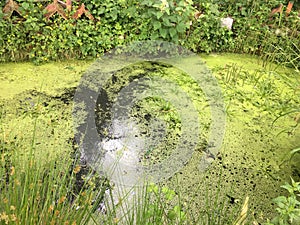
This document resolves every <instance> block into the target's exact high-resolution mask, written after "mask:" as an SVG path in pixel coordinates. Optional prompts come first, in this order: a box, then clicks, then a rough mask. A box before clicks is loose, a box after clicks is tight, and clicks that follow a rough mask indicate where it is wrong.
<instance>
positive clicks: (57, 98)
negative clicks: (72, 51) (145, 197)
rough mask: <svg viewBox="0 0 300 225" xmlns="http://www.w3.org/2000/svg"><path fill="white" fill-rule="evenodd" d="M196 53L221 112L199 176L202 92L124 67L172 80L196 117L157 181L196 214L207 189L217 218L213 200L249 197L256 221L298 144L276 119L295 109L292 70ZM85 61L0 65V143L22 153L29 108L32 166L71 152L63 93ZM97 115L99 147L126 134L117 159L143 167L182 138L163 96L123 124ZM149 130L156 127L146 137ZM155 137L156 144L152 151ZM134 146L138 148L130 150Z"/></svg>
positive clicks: (290, 168)
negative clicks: (180, 154)
mask: <svg viewBox="0 0 300 225" xmlns="http://www.w3.org/2000/svg"><path fill="white" fill-rule="evenodd" d="M202 59H203V60H204V61H205V62H206V64H207V66H208V67H209V68H210V69H211V70H212V73H213V74H214V76H215V77H216V78H217V80H218V82H219V85H220V87H221V89H222V92H223V96H224V101H225V105H226V110H225V111H226V117H227V119H226V132H225V137H224V142H223V145H222V148H221V151H220V154H218V155H216V156H215V157H214V159H215V160H214V162H213V163H212V164H211V166H210V167H209V168H208V169H207V170H206V171H205V172H199V168H198V167H199V160H200V159H201V156H202V154H203V151H204V150H205V148H206V147H207V145H208V143H207V135H208V130H209V125H210V122H211V120H210V116H208V115H210V112H209V107H207V105H206V102H205V97H204V94H203V92H202V91H201V89H199V88H198V87H196V85H194V84H193V82H192V81H191V80H190V79H189V78H188V77H186V76H185V75H184V73H182V72H181V71H179V70H178V69H176V68H173V67H168V66H163V65H158V64H155V65H153V64H151V63H150V64H147V65H142V66H141V65H136V68H135V69H134V70H132V71H130V70H127V73H128V74H130V73H132V74H136V73H137V72H136V71H138V74H141V73H146V74H151V73H152V74H151V76H152V75H153V74H154V76H155V75H156V76H162V77H164V76H165V77H169V78H170V77H171V79H173V80H175V81H177V82H178V83H179V85H181V86H182V88H183V89H184V90H186V91H187V92H188V94H189V96H191V98H192V99H193V103H194V106H195V109H196V110H197V111H198V113H199V114H198V116H199V118H200V119H199V121H200V123H201V126H200V127H201V132H200V133H201V135H200V137H199V142H198V145H197V148H196V150H195V151H194V152H193V154H192V156H191V159H190V160H189V161H188V163H187V164H186V165H185V166H184V167H183V168H182V169H181V170H180V171H179V172H178V173H176V175H175V176H173V177H172V178H170V179H168V180H166V181H164V182H163V184H164V185H167V186H168V187H169V188H171V189H176V190H178V189H179V190H180V192H181V193H184V195H182V196H181V197H182V201H183V202H185V203H186V205H187V206H189V207H191V209H192V211H194V213H195V214H196V213H199V212H201V210H202V209H203V210H204V205H205V204H207V203H206V200H207V197H208V196H207V195H209V196H210V197H209V198H210V199H214V200H215V201H216V202H214V201H213V202H214V203H211V204H212V206H214V208H215V209H214V210H215V215H220V216H224V215H221V208H220V207H218V206H220V205H222V202H226V205H227V206H226V207H228V208H229V209H230V210H234V209H239V208H240V207H241V205H242V203H243V201H244V199H245V197H246V196H249V211H250V212H251V213H249V215H250V216H252V217H253V218H255V219H256V220H257V221H264V220H265V219H266V218H269V217H270V216H271V215H272V214H273V213H274V207H273V205H272V204H273V203H272V201H271V200H272V199H273V198H275V197H276V196H278V195H280V194H283V193H284V192H283V191H282V190H281V188H280V185H282V184H283V183H284V182H286V181H289V180H290V176H293V177H294V178H295V179H296V180H297V179H298V180H299V174H300V169H299V163H300V160H299V157H298V158H297V157H295V159H294V161H293V162H292V165H290V164H287V163H282V162H283V161H284V160H285V159H286V156H287V154H288V152H289V151H290V150H292V149H293V148H295V147H299V144H300V130H299V127H297V126H296V125H297V121H295V120H294V118H295V116H297V113H296V112H295V113H291V114H287V115H286V116H282V117H280V118H278V117H279V116H280V115H283V114H285V113H287V112H290V111H293V110H296V109H299V103H300V97H299V96H300V95H299V93H300V74H299V72H296V71H294V70H291V69H286V68H281V67H278V66H276V65H274V64H267V66H265V67H263V66H262V63H261V62H260V60H259V59H258V58H256V57H251V56H245V55H234V54H224V55H218V54H215V55H208V56H207V55H203V56H202ZM91 63H92V62H89V61H86V62H84V61H69V62H61V63H49V64H45V65H41V66H34V65H32V64H30V63H8V64H1V65H0V86H1V88H0V115H1V117H0V119H1V123H2V126H1V133H3V134H5V140H1V141H5V143H9V144H8V145H7V146H10V148H11V149H15V148H16V146H17V147H18V150H19V151H20V154H21V153H22V155H25V156H26V151H28V148H29V147H28V146H30V143H31V141H32V134H33V132H34V128H31V127H32V126H30V125H32V124H33V123H34V114H35V113H37V114H39V117H38V118H39V119H38V120H39V123H38V124H37V127H36V128H35V130H36V132H35V135H36V142H38V145H37V146H38V148H37V150H38V151H37V154H36V157H38V158H39V161H40V163H41V164H43V163H44V161H47V159H48V158H49V157H52V158H57V157H58V158H59V157H66V156H67V155H68V154H69V153H70V152H71V151H72V145H71V144H70V140H71V139H72V138H73V136H74V133H73V123H72V97H73V95H74V93H75V88H76V86H77V85H78V83H79V80H80V78H81V76H82V74H83V72H84V71H85V70H86V69H87V68H88V67H89V66H90V65H91ZM153 68H154V69H153ZM150 70H151V71H150ZM116 77H117V78H118V79H119V80H118V81H119V82H121V83H122V84H123V82H125V80H126V79H125V78H122V75H118V74H116ZM125 83H126V82H125ZM105 88H106V91H107V93H109V94H108V99H113V98H114V97H115V96H116V93H117V92H118V90H119V89H120V88H119V87H118V82H114V83H113V82H111V83H108V84H107V86H106V87H105ZM97 113H98V114H97V116H98V119H97V121H98V128H99V133H100V136H102V137H103V139H102V140H103V141H102V142H101V144H102V147H103V148H104V149H105V151H110V150H112V149H114V150H116V149H119V147H120V146H121V147H122V146H123V145H122V144H121V145H120V143H124V141H128V140H134V141H133V142H131V143H127V146H129V148H130V149H134V150H136V152H133V151H129V152H128V153H127V155H126V157H125V158H124V160H130V161H131V162H135V163H143V165H146V166H148V165H151V164H153V163H155V162H157V161H162V160H164V159H165V158H167V157H169V156H170V154H171V151H172V149H173V146H175V145H176V143H177V142H178V138H179V137H180V135H181V117H180V113H179V112H178V111H177V110H176V109H175V108H174V106H172V104H170V102H168V101H165V100H163V99H162V98H146V99H144V100H142V101H139V102H138V104H136V105H135V107H134V108H133V110H132V111H131V114H132V116H131V118H132V120H130V122H128V121H126V123H125V122H124V121H122V120H115V121H114V123H112V125H110V126H109V125H107V124H106V122H105V121H104V122H103V121H101V118H103V117H104V118H105V116H104V115H105V113H106V112H104V111H103V109H101V107H100V108H98V109H97ZM298 113H299V112H298ZM107 118H109V117H107ZM150 124H152V125H151V126H148V125H150ZM105 127H106V128H107V129H106V131H105V129H104V128H105ZM120 127H121V128H120ZM129 130H130V132H129ZM155 130H164V132H158V133H157V134H159V136H155V134H156V133H155V132H153V131H155ZM141 133H142V134H143V135H144V137H147V138H148V139H147V140H152V141H151V142H147V143H145V142H144V140H145V138H140V139H135V137H136V136H137V135H140V134H141ZM151 135H152V136H151ZM107 137H110V138H107ZM112 137H114V138H112ZM141 137H142V136H141ZM149 137H150V139H149ZM161 138H162V139H163V140H164V141H163V142H162V143H163V144H161V145H159V146H158V147H156V148H155V147H154V146H156V145H157V143H158V142H159V140H161ZM137 140H140V141H137ZM141 148H143V149H145V150H144V151H138V150H139V149H141ZM8 150H9V149H8ZM113 152H117V151H113ZM162 152H163V153H164V154H161V153H162ZM62 166H63V165H62ZM220 190H221V191H220ZM202 213H206V212H202Z"/></svg>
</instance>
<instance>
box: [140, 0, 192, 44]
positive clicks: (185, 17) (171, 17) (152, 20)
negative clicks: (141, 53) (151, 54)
mask: <svg viewBox="0 0 300 225" xmlns="http://www.w3.org/2000/svg"><path fill="white" fill-rule="evenodd" d="M140 4H141V7H143V8H144V9H145V10H144V11H143V18H145V19H146V20H147V21H148V20H149V26H150V29H151V31H152V32H151V33H152V34H151V36H150V37H151V39H153V40H156V39H162V40H167V41H173V42H176V43H177V42H178V40H179V39H180V38H185V34H186V31H187V29H188V28H189V27H190V21H191V18H192V16H193V12H194V10H193V1H192V0H184V1H179V0H176V1H169V0H155V1H152V0H144V1H142V2H141V3H140Z"/></svg>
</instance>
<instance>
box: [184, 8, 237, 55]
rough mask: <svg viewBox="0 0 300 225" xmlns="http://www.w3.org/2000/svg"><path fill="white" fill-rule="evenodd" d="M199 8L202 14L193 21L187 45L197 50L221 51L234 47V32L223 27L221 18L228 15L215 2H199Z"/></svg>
mask: <svg viewBox="0 0 300 225" xmlns="http://www.w3.org/2000/svg"><path fill="white" fill-rule="evenodd" d="M198 10H199V12H201V13H202V14H201V15H200V17H199V18H198V19H197V20H196V21H194V22H193V25H192V27H191V31H190V32H191V34H190V36H189V38H188V40H187V43H186V46H187V47H188V48H190V49H191V50H193V51H195V52H206V53H209V52H212V51H214V52H221V51H228V50H230V49H232V48H233V46H234V40H233V32H232V31H231V30H228V29H227V28H224V27H221V24H220V19H221V18H222V17H226V16H227V15H225V14H223V13H221V12H220V11H219V10H218V5H217V4H213V3H199V4H198Z"/></svg>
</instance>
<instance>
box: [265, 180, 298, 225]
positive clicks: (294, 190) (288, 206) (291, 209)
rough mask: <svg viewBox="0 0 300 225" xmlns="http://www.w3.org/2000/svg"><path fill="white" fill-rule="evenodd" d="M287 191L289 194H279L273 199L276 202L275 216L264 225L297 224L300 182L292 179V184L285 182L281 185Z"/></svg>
mask: <svg viewBox="0 0 300 225" xmlns="http://www.w3.org/2000/svg"><path fill="white" fill-rule="evenodd" d="M281 187H282V188H284V189H286V190H287V191H288V192H289V196H288V197H285V196H279V197H277V198H275V199H274V200H273V201H274V202H275V203H276V204H277V208H276V211H277V212H278V214H279V215H278V216H276V217H275V218H274V219H273V220H272V221H271V222H268V223H266V225H290V224H299V222H300V201H299V196H300V182H295V181H294V180H293V179H292V184H288V183H286V184H285V185H282V186H281Z"/></svg>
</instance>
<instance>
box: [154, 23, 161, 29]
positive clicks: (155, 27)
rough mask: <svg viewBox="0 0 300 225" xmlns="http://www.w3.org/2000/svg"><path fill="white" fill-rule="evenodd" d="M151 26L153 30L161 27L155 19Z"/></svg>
mask: <svg viewBox="0 0 300 225" xmlns="http://www.w3.org/2000/svg"><path fill="white" fill-rule="evenodd" d="M153 28H154V30H158V29H160V28H161V23H160V22H159V21H155V22H154V23H153Z"/></svg>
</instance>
